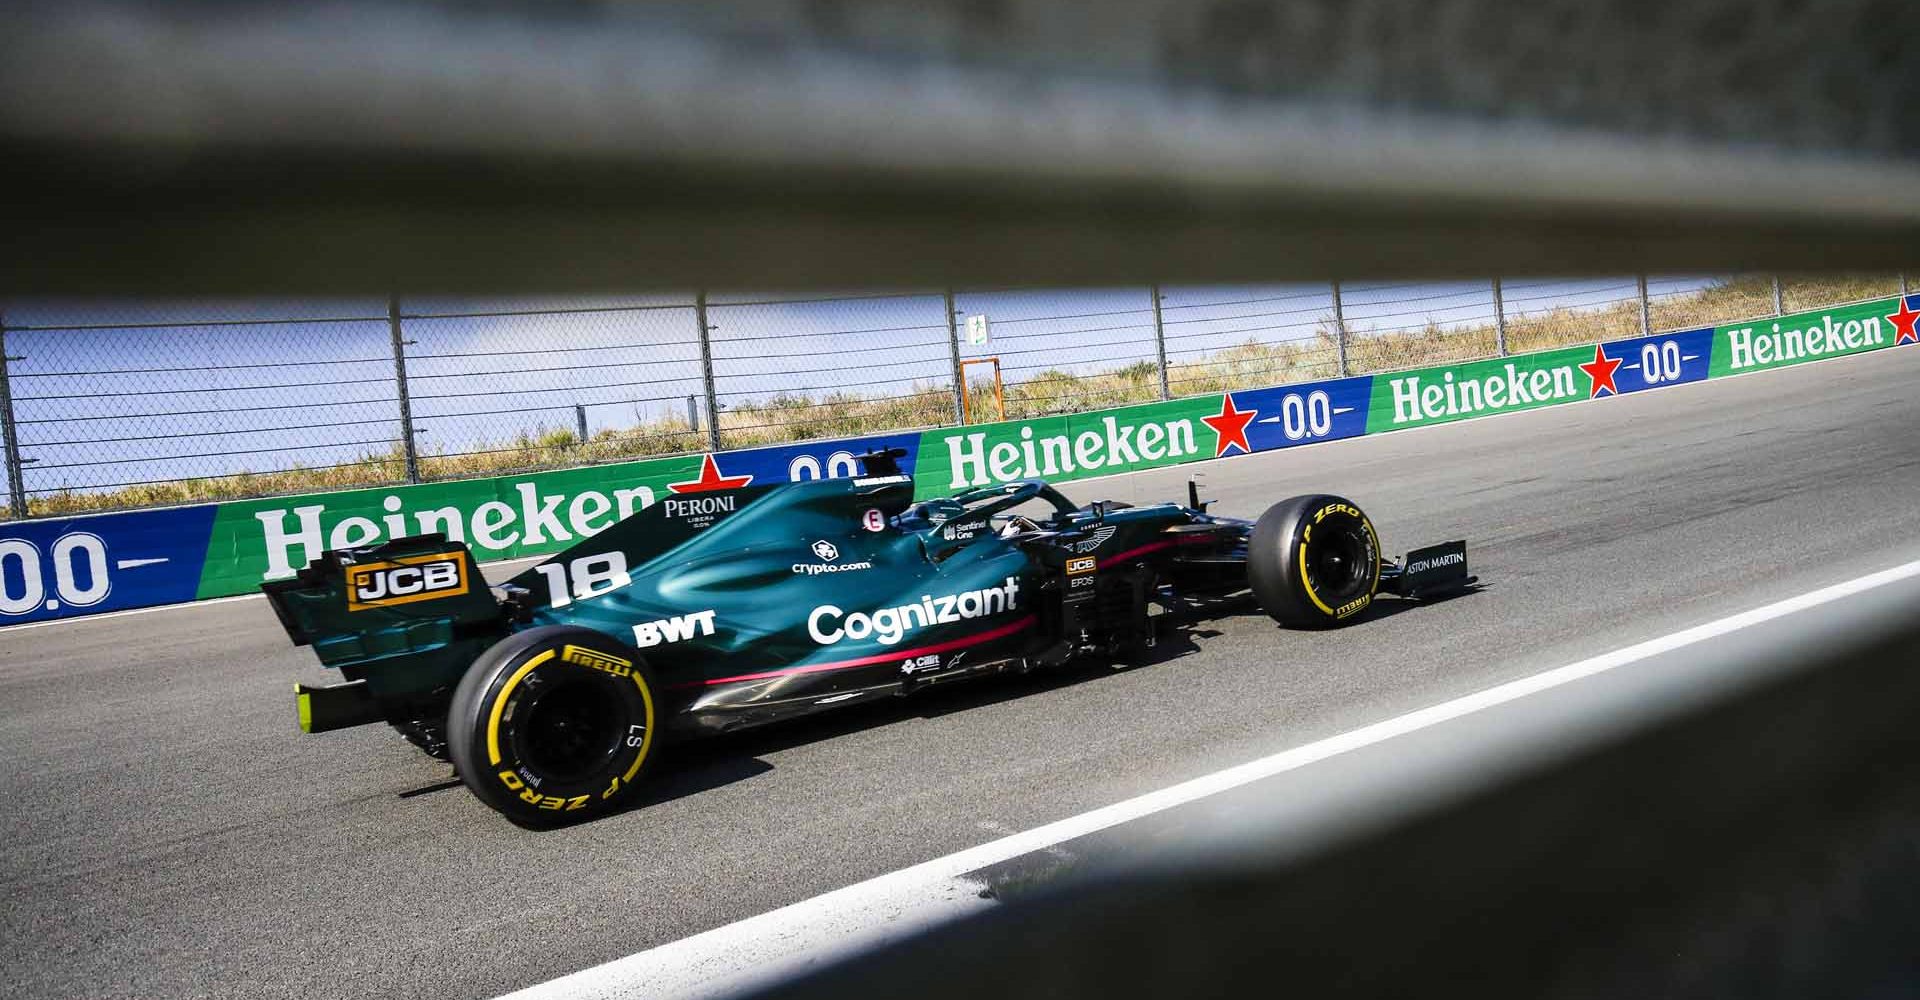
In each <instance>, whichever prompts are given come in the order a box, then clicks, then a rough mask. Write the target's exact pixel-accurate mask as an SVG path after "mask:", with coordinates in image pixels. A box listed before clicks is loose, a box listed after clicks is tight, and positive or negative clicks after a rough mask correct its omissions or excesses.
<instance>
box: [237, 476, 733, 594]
mask: <svg viewBox="0 0 1920 1000" xmlns="http://www.w3.org/2000/svg"><path fill="white" fill-rule="evenodd" d="M700 472H701V456H699V455H683V456H679V457H676V458H662V459H650V460H646V461H640V462H626V463H622V464H619V465H599V466H590V467H587V468H584V469H562V470H558V471H554V472H536V473H528V474H526V475H524V476H507V477H502V478H497V479H470V480H464V481H458V482H448V483H423V484H421V485H418V486H394V487H385V488H376V489H365V490H352V491H349V492H344V493H320V494H313V495H308V496H292V497H278V498H274V499H270V500H244V501H239V502H236V503H224V504H221V505H220V508H219V511H218V512H217V513H216V514H215V515H214V520H213V534H212V537H211V538H210V539H209V542H208V545H207V557H206V563H205V568H204V569H203V570H202V571H201V575H200V592H199V596H200V597H202V598H206V597H220V596H224V595H227V594H239V593H246V592H248V591H252V590H254V589H256V588H258V587H259V586H260V584H261V583H262V582H264V581H266V580H280V579H285V578H286V577H289V576H292V575H293V573H294V571H295V570H297V569H299V568H300V567H302V566H305V565H306V564H307V563H308V562H309V561H310V560H312V559H313V558H315V557H317V556H318V555H319V554H320V553H321V552H322V551H324V550H326V549H334V548H341V547H344V546H352V545H367V544H371V543H374V542H383V541H389V540H392V539H395V538H400V537H403V536H406V535H417V534H422V533H425V532H431V531H438V532H441V533H443V534H446V535H447V536H448V537H450V538H455V539H459V540H461V541H464V542H466V543H467V544H468V545H469V546H470V547H472V549H473V554H474V556H475V558H478V559H480V560H482V561H486V560H491V559H513V558H516V557H519V556H530V555H538V554H541V553H545V552H554V551H558V550H560V549H563V548H565V547H567V546H568V545H571V544H573V543H574V542H575V541H578V540H579V539H580V538H582V537H585V536H586V535H589V534H592V533H593V532H596V531H599V530H600V529H602V528H605V527H607V526H608V525H610V524H612V523H613V522H615V521H617V520H619V519H620V518H623V517H625V516H627V515H628V514H631V513H633V512H634V511H636V510H638V509H640V508H642V507H645V506H647V505H648V504H651V503H653V501H654V500H655V499H657V498H658V497H660V496H663V495H665V494H666V493H667V492H668V491H669V490H668V484H670V483H676V482H680V481H683V480H693V479H695V478H696V477H697V476H698V475H699V473H700Z"/></svg>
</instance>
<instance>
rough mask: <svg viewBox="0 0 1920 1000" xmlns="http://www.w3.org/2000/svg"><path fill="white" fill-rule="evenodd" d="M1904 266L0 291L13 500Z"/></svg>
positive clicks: (605, 439)
mask: <svg viewBox="0 0 1920 1000" xmlns="http://www.w3.org/2000/svg"><path fill="white" fill-rule="evenodd" d="M1906 291H1907V279H1906V278H1905V277H1904V276H1901V275H1887V276H1838V277H1833V276H1827V277H1819V278H1799V277H1792V276H1784V277H1773V276H1736V277H1729V276H1658V277H1635V276H1625V277H1618V278H1588V279H1577V280H1575V279H1541V278H1529V279H1524V280H1507V281H1501V280H1496V279H1489V280H1486V281H1461V282H1378V283H1334V284H1329V285H1265V286H1246V287H1220V286H1207V287H1160V286H1154V287H1148V288H1117V289H1078V290H1071V291H1056V290H1036V289H1019V290H958V291H939V290H935V291H927V292H919V293H890V294H880V295H866V294H843V295H808V296H774V295H751V296H750V295H724V296H723V295H717V294H716V295H713V296H708V295H706V294H704V293H695V294H685V295H662V296H646V297H625V298H606V299H594V300H581V299H572V300H567V301H560V302H554V301H513V302H505V301H499V300H489V301H484V302H480V301H461V300H428V299H407V300H392V299H389V300H355V301H334V302H294V303H285V302H282V303H262V302H247V303H218V302H179V303H167V304H162V305H155V304H141V305H133V304H127V303H116V304H108V305H98V304H85V303H55V304H47V303H12V304H10V305H9V307H8V309H7V310H6V312H5V313H4V315H0V338H3V339H0V343H3V344H4V348H5V352H4V353H5V358H6V361H5V364H4V366H0V427H3V429H4V431H5V451H6V471H7V486H8V509H9V511H10V512H11V514H12V516H14V517H26V516H45V515H52V514H60V513H68V512H74V511H86V510H108V509H117V508H126V507H141V506H153V505H158V504H166V503H182V502H192V501H200V500H209V499H229V498H237V497H246V496H263V495H272V494H281V493H297V492H308V491H315V490H325V489H337V488H342V487H350V486H362V485H385V484H394V483H403V482H409V481H423V480H433V479H447V478H457V477H461V476H473V475H484V474H489V473H504V472H509V471H520V470H527V469H536V468H548V467H555V466H574V465H589V464H594V463H600V462H611V461H620V460H625V459H632V458H638V457H644V456H651V455H670V454H687V453H692V452H700V451H708V450H714V449H719V448H738V447H748V446H752V445H756V444H767V443H777V442H784V441H797V440H810V439H819V438H829V437H841V436H850V435H858V434H864V433H874V432H880V431H893V430H910V429H916V428H926V427H936V426H943V425H951V424H955V423H959V422H961V421H962V420H970V421H974V422H978V421H981V420H990V419H997V418H999V417H1001V416H1003V415H1004V416H1006V417H1009V418H1014V417H1030V416H1040V415H1045V414H1052V413H1066V412H1075V411H1082V410H1088V409H1094V408H1098V407H1103V406H1113V405H1119V404H1124V403H1134V402H1144V401H1148V400H1154V399H1165V398H1173V397H1178V396H1189V395H1195V394H1199V393H1205V392H1218V391H1222V390H1235V389H1244V388H1251V387H1255V386H1265V385H1283V384H1288V383H1294V382H1304V381H1311V380H1316V379H1323V378H1333V377H1338V376H1342V375H1356V374H1365V373H1369V372H1380V371H1392V370H1397V369H1402V368H1410V367H1417V366H1423V365H1431V364H1440V363H1445V362H1450V361H1459V360H1466V359H1471V358H1480V357H1491V356H1495V355H1499V354H1504V353H1514V352H1521V351H1530V350H1538V349H1541V348H1547V347H1555V346H1562V345H1566V344H1573V343H1581V342H1588V341H1595V340H1600V339H1605V338H1608V337H1618V336H1622V335H1629V334H1633V333H1638V332H1641V331H1643V330H1644V331H1657V330H1670V329H1686V328H1692V327H1698V326H1703V325H1707V324H1713V323H1724V322H1730V321H1733V320H1738V319H1746V318H1755V317H1763V316H1769V315H1777V314H1779V313H1782V312H1792V311H1797V310H1804V309H1808V308H1813V307H1817V306H1822V305H1832V304H1837V303H1841V302H1851V301H1859V300H1864V299H1870V298H1877V297H1883V296H1887V295H1892V294H1895V293H1896V292H1901V293H1905V292H1906Z"/></svg>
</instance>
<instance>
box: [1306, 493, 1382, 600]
mask: <svg viewBox="0 0 1920 1000" xmlns="http://www.w3.org/2000/svg"><path fill="white" fill-rule="evenodd" d="M1336 510H1340V511H1347V512H1349V513H1352V514H1353V515H1355V516H1356V517H1358V518H1359V519H1360V526H1361V527H1363V528H1365V529H1367V540H1368V541H1369V542H1372V543H1373V582H1372V584H1371V585H1370V586H1369V587H1368V588H1367V599H1368V600H1369V601H1371V600H1372V599H1373V596H1374V594H1376V593H1378V592H1379V590H1380V536H1379V534H1377V533H1376V532H1375V531H1374V530H1373V522H1372V521H1371V520H1368V518H1367V515H1365V514H1362V513H1360V512H1359V511H1357V510H1354V509H1353V508H1352V507H1348V506H1346V505H1344V504H1334V505H1333V506H1331V507H1322V508H1320V511H1319V513H1316V514H1314V515H1313V520H1314V523H1315V524H1318V523H1319V522H1320V519H1321V518H1322V517H1325V516H1326V515H1327V512H1329V511H1336ZM1300 540H1301V541H1302V542H1303V543H1311V542H1312V541H1313V525H1312V524H1309V525H1307V529H1306V530H1305V531H1303V532H1301V534H1300ZM1300 586H1301V588H1302V589H1304V590H1305V591H1306V592H1307V599H1308V600H1310V601H1312V602H1313V606H1314V607H1316V608H1319V609H1320V610H1321V611H1324V612H1326V613H1327V614H1330V615H1331V614H1335V612H1334V610H1333V609H1332V608H1330V607H1327V603H1326V602H1325V601H1322V600H1321V599H1320V595H1319V594H1316V593H1314V591H1313V578H1312V577H1311V576H1309V575H1307V546H1306V545H1305V544H1302V545H1301V546H1300ZM1355 610H1358V609H1355Z"/></svg>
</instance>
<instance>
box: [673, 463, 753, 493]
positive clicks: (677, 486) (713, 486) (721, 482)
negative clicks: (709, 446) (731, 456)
mask: <svg viewBox="0 0 1920 1000" xmlns="http://www.w3.org/2000/svg"><path fill="white" fill-rule="evenodd" d="M750 482H753V477H752V476H723V475H721V474H720V464H719V463H718V462H715V461H714V460H713V456H712V455H708V456H707V457H706V458H705V459H703V460H702V461H701V462H700V478H698V479H689V480H687V481H686V482H684V483H668V484H667V489H668V490H670V491H672V492H674V493H705V492H707V491H709V490H731V489H738V488H740V487H742V486H745V485H747V484H748V483H750Z"/></svg>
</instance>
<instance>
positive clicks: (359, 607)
mask: <svg viewBox="0 0 1920 1000" xmlns="http://www.w3.org/2000/svg"><path fill="white" fill-rule="evenodd" d="M346 576H347V610H348V611H367V610H370V609H373V608H385V607H392V606H393V605H396V604H410V603H412V602H414V601H433V600H438V599H440V598H443V597H456V596H458V595H460V594H464V593H466V592H467V562H466V559H464V558H463V557H462V556H461V555H460V553H458V552H449V553H440V554H436V555H427V556H407V557H405V558H402V559H396V560H393V561H391V562H377V563H367V564H365V565H361V566H348V567H346Z"/></svg>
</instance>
